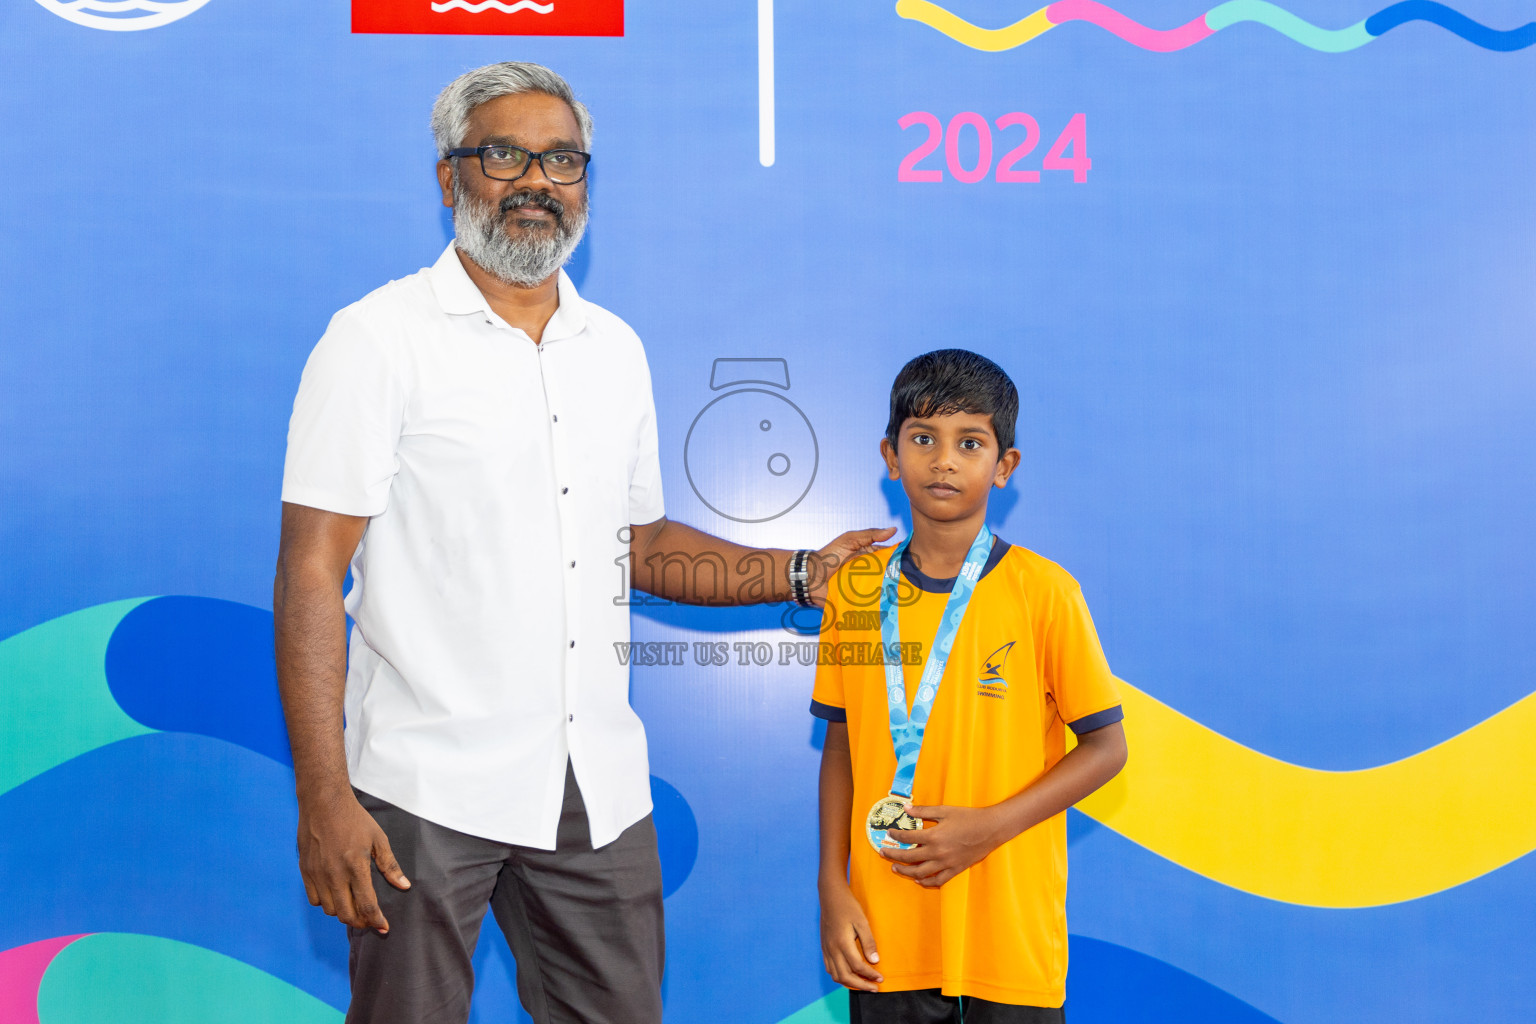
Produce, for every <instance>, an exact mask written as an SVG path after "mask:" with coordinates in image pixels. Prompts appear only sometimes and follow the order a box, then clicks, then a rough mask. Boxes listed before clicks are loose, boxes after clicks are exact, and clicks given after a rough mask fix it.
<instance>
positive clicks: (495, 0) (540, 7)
mask: <svg viewBox="0 0 1536 1024" xmlns="http://www.w3.org/2000/svg"><path fill="white" fill-rule="evenodd" d="M432 9H433V10H434V11H436V12H437V13H438V14H442V13H443V12H444V11H468V12H469V13H470V14H480V13H482V12H484V11H490V10H495V11H500V12H501V13H503V14H516V13H517V12H518V11H532V12H533V13H535V14H548V13H549V12H551V11H553V10H554V9H555V5H554V3H553V2H551V3H547V4H538V3H534V2H533V0H517V3H515V4H504V3H501V0H481V2H480V3H478V4H472V3H466V2H465V0H448V2H447V3H445V4H436V3H435V4H433V5H432Z"/></svg>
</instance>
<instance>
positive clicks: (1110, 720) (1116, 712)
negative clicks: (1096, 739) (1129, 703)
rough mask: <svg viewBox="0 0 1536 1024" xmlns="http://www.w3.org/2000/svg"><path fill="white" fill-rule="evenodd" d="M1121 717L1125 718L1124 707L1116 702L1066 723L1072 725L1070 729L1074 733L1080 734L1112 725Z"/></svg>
mask: <svg viewBox="0 0 1536 1024" xmlns="http://www.w3.org/2000/svg"><path fill="white" fill-rule="evenodd" d="M1123 718H1125V709H1124V708H1122V707H1121V706H1120V705H1119V704H1116V705H1115V706H1114V707H1112V708H1105V709H1104V710H1103V711H1095V712H1094V713H1093V714H1091V715H1084V716H1083V717H1082V718H1079V719H1078V720H1077V721H1075V722H1070V723H1068V724H1069V725H1071V726H1072V731H1073V732H1074V733H1076V734H1077V735H1079V736H1081V735H1082V734H1083V733H1085V732H1093V730H1095V729H1102V728H1104V727H1105V726H1106V725H1114V724H1115V723H1116V722H1118V721H1120V720H1121V719H1123Z"/></svg>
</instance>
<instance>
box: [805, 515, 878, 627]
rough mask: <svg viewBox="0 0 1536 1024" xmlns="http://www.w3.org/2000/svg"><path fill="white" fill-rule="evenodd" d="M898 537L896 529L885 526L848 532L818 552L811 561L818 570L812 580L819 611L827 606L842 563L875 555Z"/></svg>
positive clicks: (812, 597)
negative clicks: (828, 595)
mask: <svg viewBox="0 0 1536 1024" xmlns="http://www.w3.org/2000/svg"><path fill="white" fill-rule="evenodd" d="M895 535H896V527H894V526H885V527H881V528H879V529H871V530H849V531H848V532H847V533H843V534H839V535H838V536H837V537H834V538H833V539H832V543H830V544H828V545H827V546H826V547H824V548H822V549H821V550H820V551H818V552H816V557H815V558H814V559H812V561H813V562H814V564H815V568H814V569H813V570H812V577H811V581H810V582H811V600H813V601H814V602H815V603H816V607H818V608H820V607H821V606H822V605H824V604H826V603H827V584H829V583H830V582H831V581H832V577H833V575H834V574H836V572H837V570H838V569H839V568H841V567H842V565H843V563H844V562H846V561H848V560H849V559H850V558H857V557H858V556H859V555H868V554H873V553H874V552H876V551H879V550H880V549H881V547H882V545H881V544H880V542H881V541H883V540H890V539H891V538H892V537H894V536H895Z"/></svg>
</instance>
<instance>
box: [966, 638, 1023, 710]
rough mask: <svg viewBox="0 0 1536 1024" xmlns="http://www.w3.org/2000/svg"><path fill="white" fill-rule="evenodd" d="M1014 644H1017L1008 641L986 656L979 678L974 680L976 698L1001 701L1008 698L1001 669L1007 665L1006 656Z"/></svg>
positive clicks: (1014, 641) (1005, 681) (1006, 685)
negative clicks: (990, 698) (989, 698)
mask: <svg viewBox="0 0 1536 1024" xmlns="http://www.w3.org/2000/svg"><path fill="white" fill-rule="evenodd" d="M1016 643H1018V641H1017V640H1009V641H1008V642H1007V643H1005V644H1003V646H1001V647H999V648H998V649H997V650H995V651H993V652H992V653H991V654H989V655H987V663H986V666H985V667H983V668H982V670H981V678H980V679H978V680H976V695H977V696H978V697H994V698H996V699H998V700H1002V699H1003V698H1004V697H1006V696H1008V680H1006V679H1004V678H1003V667H1004V666H1005V665H1007V664H1008V655H1009V653H1010V652H1011V651H1012V650H1013V645H1014V644H1016Z"/></svg>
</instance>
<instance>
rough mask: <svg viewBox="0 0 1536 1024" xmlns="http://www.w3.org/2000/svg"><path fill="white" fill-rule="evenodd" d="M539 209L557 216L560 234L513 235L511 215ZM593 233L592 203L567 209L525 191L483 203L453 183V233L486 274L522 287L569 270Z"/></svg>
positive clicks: (531, 231) (529, 231)
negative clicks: (519, 209)
mask: <svg viewBox="0 0 1536 1024" xmlns="http://www.w3.org/2000/svg"><path fill="white" fill-rule="evenodd" d="M518 206H538V207H542V208H543V209H545V210H548V211H549V212H550V213H551V214H553V215H554V218H555V224H554V230H552V231H551V230H547V229H545V228H542V227H530V228H513V229H512V230H511V231H510V232H509V231H508V230H507V226H506V223H507V217H508V216H513V215H511V214H510V213H509V211H511V210H513V209H514V208H516V207H518ZM586 230H587V204H586V201H585V199H583V201H582V202H581V203H580V205H573V206H569V207H568V206H566V205H565V204H564V203H562V202H560V200H558V199H556V198H555V197H554V196H551V195H546V194H545V193H543V192H533V191H527V190H525V191H521V192H514V193H512V194H511V195H509V196H507V197H505V198H504V199H502V200H501V202H500V203H498V204H495V205H492V204H491V203H484V202H481V201H480V200H479V199H476V198H475V197H474V196H472V195H470V194H469V192H468V190H466V189H465V188H463V187H462V185H461V184H460V182H459V180H458V177H457V176H455V177H454V182H453V232H454V234H455V235H457V236H458V247H459V248H460V249H461V250H463V252H464V255H466V256H468V257H469V258H470V259H472V260H474V261H475V262H476V263H477V264H479V265H480V267H481V268H482V269H483V270H485V272H486V273H488V274H491V275H492V276H494V277H496V278H499V279H500V280H502V281H505V282H506V283H507V284H513V285H517V286H519V287H521V288H532V287H533V286H534V285H537V284H542V283H543V282H544V281H545V280H546V279H548V277H549V275H551V274H553V273H554V272H555V271H557V270H559V269H560V268H561V267H563V266H565V261H566V260H568V259H570V258H571V253H572V252H574V251H575V250H576V246H577V245H578V244H580V242H581V236H582V234H583V233H584V232H585V231H586Z"/></svg>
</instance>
